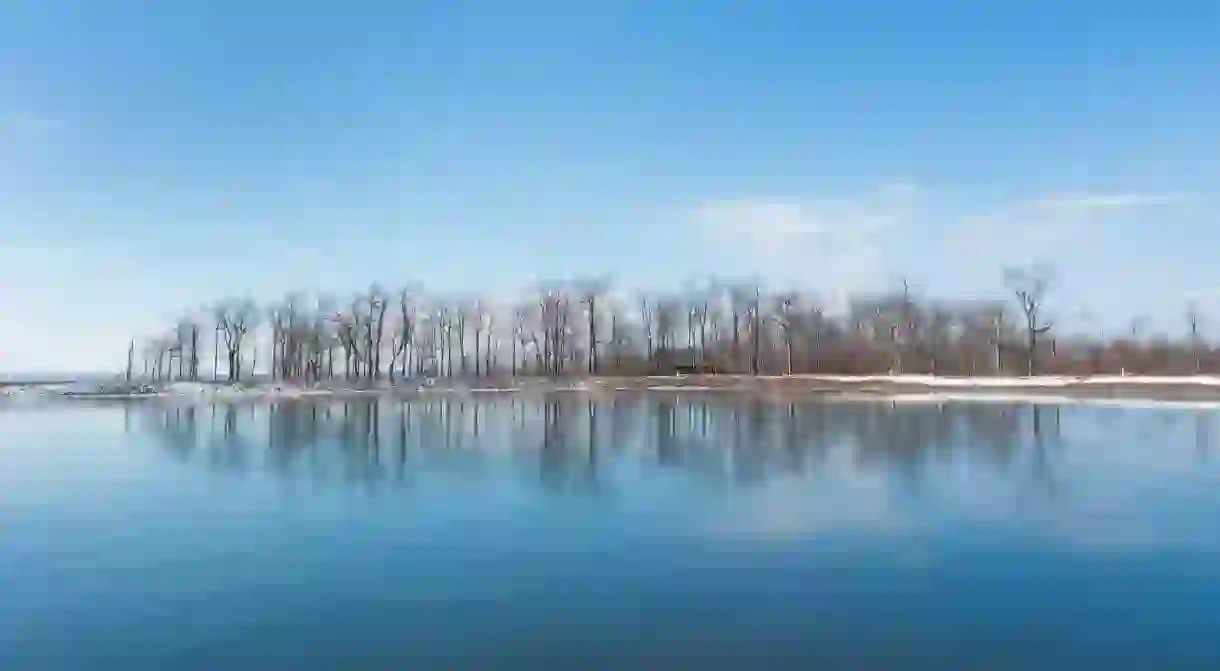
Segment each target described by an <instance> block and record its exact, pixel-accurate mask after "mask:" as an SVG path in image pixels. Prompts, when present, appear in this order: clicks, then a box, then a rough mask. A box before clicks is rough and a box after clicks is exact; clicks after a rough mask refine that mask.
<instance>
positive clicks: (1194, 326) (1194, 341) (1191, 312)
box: [1186, 301, 1203, 375]
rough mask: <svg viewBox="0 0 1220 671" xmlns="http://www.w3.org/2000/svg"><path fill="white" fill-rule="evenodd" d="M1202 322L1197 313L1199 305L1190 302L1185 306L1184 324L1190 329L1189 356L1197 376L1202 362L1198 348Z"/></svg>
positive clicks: (1200, 315) (1199, 314)
mask: <svg viewBox="0 0 1220 671" xmlns="http://www.w3.org/2000/svg"><path fill="white" fill-rule="evenodd" d="M1202 321H1203V316H1202V314H1201V313H1200V311H1199V305H1198V304H1197V303H1195V302H1193V301H1192V302H1191V303H1190V304H1189V305H1187V306H1186V323H1187V325H1188V326H1189V327H1190V354H1191V358H1192V359H1194V364H1195V369H1194V370H1195V375H1198V374H1199V373H1200V372H1202V370H1203V360H1202V353H1201V352H1202V348H1200V346H1199V343H1200V341H1201V338H1200V337H1199V331H1200V324H1201V322H1202Z"/></svg>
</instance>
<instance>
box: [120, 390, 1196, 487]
mask: <svg viewBox="0 0 1220 671" xmlns="http://www.w3.org/2000/svg"><path fill="white" fill-rule="evenodd" d="M125 412H126V413H127V415H128V419H127V420H125V421H127V422H128V423H129V424H131V425H133V426H135V427H137V429H136V430H140V431H143V432H144V433H145V434H146V435H150V436H152V437H154V438H155V439H156V440H157V442H159V443H160V444H161V445H162V446H163V447H164V449H165V451H166V453H167V454H171V455H173V456H174V458H175V459H178V460H183V461H194V460H196V458H197V457H199V458H202V459H203V462H202V463H205V464H207V465H209V466H210V467H212V468H215V469H217V470H220V471H226V472H227V471H233V472H242V471H245V470H247V469H249V468H251V467H254V466H255V465H258V466H261V468H262V469H263V470H265V471H266V472H267V473H270V474H273V475H275V476H277V477H284V478H296V477H313V478H316V479H319V480H323V481H330V482H338V483H351V484H360V485H362V486H367V487H376V486H379V485H382V484H384V483H386V482H387V481H389V482H398V483H402V482H414V481H416V479H417V478H418V477H420V476H423V475H426V474H429V473H440V472H444V473H449V474H451V475H460V476H462V477H466V478H480V477H483V476H485V475H486V474H487V473H489V472H490V470H489V469H491V468H492V464H493V462H496V461H503V460H509V461H513V462H516V463H517V464H518V465H519V466H520V468H519V473H520V474H521V477H524V478H526V479H527V480H529V481H532V482H534V483H536V484H537V485H538V486H540V487H542V488H543V489H544V490H545V491H549V492H554V493H561V494H576V493H580V494H584V495H588V494H605V493H606V492H608V491H610V490H611V489H613V488H614V481H615V479H616V478H619V477H623V475H622V473H624V472H633V471H635V470H638V469H636V468H635V467H637V466H642V467H643V468H644V469H645V470H644V472H648V471H649V470H655V471H659V472H666V473H671V472H672V473H674V474H677V475H680V476H681V477H684V478H688V479H690V480H692V481H695V482H703V483H705V484H707V485H711V486H717V487H720V486H726V485H727V486H734V487H753V486H757V485H760V484H765V483H767V482H769V481H770V480H772V479H775V478H782V477H789V478H790V477H797V478H811V477H816V476H817V475H818V473H819V472H820V471H822V470H823V469H824V468H826V467H827V465H828V464H829V463H831V461H832V460H833V461H834V463H836V464H838V468H842V467H844V466H846V467H848V468H851V469H854V470H856V471H859V472H861V473H878V474H884V475H885V477H886V478H887V479H889V480H890V481H891V482H892V483H893V484H894V485H896V486H897V488H898V490H897V491H898V492H900V493H903V494H904V495H907V496H914V497H917V496H920V487H921V486H922V485H921V483H922V482H923V481H924V480H925V479H926V477H927V476H928V474H929V472H930V471H931V470H933V469H944V468H952V467H954V464H960V465H965V466H966V467H968V468H969V469H971V470H975V471H977V470H979V469H984V470H991V471H994V472H996V473H1000V474H1011V475H1012V476H1014V477H1016V478H1017V479H1018V480H1019V481H1021V482H1024V483H1025V484H1024V485H1022V486H1021V489H1022V491H1023V492H1024V494H1022V497H1032V498H1036V499H1038V500H1041V501H1047V502H1050V501H1053V500H1054V499H1055V498H1056V497H1058V496H1061V495H1062V493H1063V486H1064V482H1063V479H1062V476H1061V475H1060V474H1059V473H1058V471H1059V470H1061V468H1060V467H1059V466H1057V464H1058V463H1059V461H1060V460H1061V458H1060V455H1062V454H1063V451H1064V449H1065V445H1066V443H1065V441H1064V438H1063V435H1064V433H1063V425H1064V424H1065V423H1066V421H1067V418H1066V417H1063V415H1065V414H1066V415H1068V417H1071V416H1073V414H1072V413H1084V412H1086V411H1085V410H1084V409H1067V410H1062V409H1060V408H1059V407H1058V406H1044V405H1014V404H998V403H977V404H970V403H967V404H953V403H948V404H940V405H936V404H905V405H904V404H901V403H898V404H895V403H888V402H878V403H848V402H838V403H819V402H812V401H811V402H801V403H797V402H783V403H772V402H767V401H764V400H762V399H757V398H755V399H739V398H735V397H728V396H720V397H713V396H709V395H703V396H700V395H691V396H677V395H671V394H656V395H644V394H638V395H621V396H614V397H611V398H607V399H595V398H590V397H586V396H582V395H576V394H568V395H564V394H552V395H548V396H544V397H530V396H520V397H518V396H511V397H498V398H487V399H470V398H465V399H460V398H450V397H434V398H423V399H414V400H408V401H397V402H392V403H390V402H385V401H381V402H373V401H344V402H328V401H297V402H283V403H274V404H261V405H257V406H253V407H248V406H240V405H236V404H218V405H216V406H212V407H189V406H182V407H174V406H161V405H152V404H150V405H142V406H136V405H132V406H130V407H128V408H127V409H126V410H125ZM1133 421H1135V420H1133ZM1148 422H1153V423H1154V425H1156V424H1155V423H1156V422H1159V420H1156V419H1155V418H1153V419H1149V420H1138V423H1142V424H1140V426H1139V428H1146V425H1147V424H1148ZM1212 422H1213V413H1211V412H1198V413H1196V414H1195V415H1194V416H1193V428H1194V442H1195V446H1196V451H1197V453H1198V454H1199V455H1200V457H1199V458H1200V459H1202V458H1205V455H1206V454H1207V451H1208V450H1209V449H1210V448H1209V445H1210V440H1211V437H1210V436H1211V430H1212V429H1211V424H1212ZM383 424H384V426H383ZM383 440H384V444H383ZM1081 445H1082V446H1084V444H1083V443H1082V444H1081ZM200 446H206V449H205V450H200V449H199V448H200ZM383 448H384V449H383ZM618 466H622V467H623V468H619V467H618ZM1018 466H1019V468H1018ZM1014 469H1015V470H1014Z"/></svg>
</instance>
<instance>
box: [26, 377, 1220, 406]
mask: <svg viewBox="0 0 1220 671" xmlns="http://www.w3.org/2000/svg"><path fill="white" fill-rule="evenodd" d="M505 393H514V394H554V393H579V394H593V395H610V394H615V393H656V394H661V393H680V394H694V393H716V394H734V395H746V396H750V397H762V398H767V399H775V400H794V399H796V398H809V397H819V398H824V399H827V400H888V401H894V402H947V401H970V400H972V401H997V402H999V401H1010V402H1042V403H1070V402H1086V401H1087V402H1097V403H1107V402H1109V403H1120V404H1121V403H1129V402H1145V403H1146V402H1158V403H1175V404H1182V403H1186V404H1192V405H1194V404H1204V405H1210V404H1216V405H1217V407H1220V377H1213V376H1182V377H1149V376H1095V377H1058V376H1038V377H1028V378H1019V377H1013V378H999V377H974V378H966V377H933V376H925V375H895V376H883V375H871V376H837V375H794V376H758V377H755V376H748V375H706V376H703V375H691V376H678V377H659V376H657V377H587V378H560V379H550V378H530V377H520V378H500V379H495V378H492V379H486V378H484V379H465V380H449V379H443V378H442V379H423V380H419V379H410V380H406V381H398V382H396V383H395V384H393V385H391V384H389V383H382V384H379V385H374V386H368V387H350V386H342V385H337V384H328V385H322V386H310V387H306V386H296V385H292V384H285V383H270V382H267V383H259V384H254V385H249V386H246V385H229V384H223V383H206V382H205V383H198V382H175V383H171V384H168V385H160V386H151V385H145V386H143V388H140V387H134V388H128V387H127V386H126V385H118V386H111V387H110V388H106V387H104V386H103V387H102V388H98V387H96V386H91V387H81V386H77V387H76V388H73V386H72V385H48V386H25V387H8V388H6V389H5V394H4V395H5V396H6V397H7V398H8V399H10V400H15V399H19V398H23V397H24V398H42V399H53V398H61V399H70V400H81V399H89V400H140V399H154V400H155V399H163V400H165V399H168V400H174V401H188V402H189V401H200V402H209V401H213V400H215V401H229V400H280V399H285V400H286V399H298V398H299V399H306V398H355V397H395V398H412V397H419V396H428V395H434V394H442V395H467V394H470V395H481V394H505Z"/></svg>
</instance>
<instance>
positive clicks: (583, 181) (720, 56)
mask: <svg viewBox="0 0 1220 671" xmlns="http://www.w3.org/2000/svg"><path fill="white" fill-rule="evenodd" d="M806 4H809V5H812V4H814V3H779V2H765V1H763V2H755V3H730V2H721V1H717V0H711V1H709V2H704V3H698V4H697V5H689V6H687V8H686V9H680V8H679V7H678V6H677V5H676V4H675V5H672V6H671V5H660V4H659V3H645V2H614V3H610V2H590V3H575V5H574V4H573V3H559V2H522V3H514V4H511V5H510V4H508V3H504V4H496V3H462V2H446V3H412V2H349V3H342V4H338V5H332V6H331V7H330V8H329V9H321V8H319V7H316V6H308V7H305V8H301V7H300V6H298V5H297V4H296V3H288V2H264V3H257V4H256V5H255V4H250V3H239V2H236V1H235V0H225V1H220V2H207V3H204V2H178V3H163V4H154V3H135V2H83V1H80V2H55V3H35V2H11V3H5V4H3V5H2V6H0V240H2V241H3V244H2V245H0V306H2V309H0V371H78V372H83V371H96V370H118V369H120V368H121V366H122V365H123V358H124V355H125V352H126V347H127V342H128V339H129V338H131V337H133V336H134V337H143V336H148V335H152V334H155V333H157V332H158V331H159V330H161V329H164V328H167V327H168V326H169V325H170V324H172V322H173V321H174V320H175V319H176V318H177V317H178V316H179V315H181V314H182V313H183V312H185V311H186V310H189V309H192V308H196V307H198V306H201V305H204V304H206V303H208V302H211V301H214V300H216V299H218V298H222V297H225V296H230V295H249V296H251V297H253V298H256V299H259V300H272V299H275V298H278V297H280V296H281V295H283V293H284V292H286V291H289V290H293V289H301V290H306V291H320V292H326V293H332V294H337V295H340V296H345V295H347V293H349V292H354V291H358V290H361V289H363V288H365V287H367V286H368V285H369V284H370V283H373V282H378V283H380V284H383V285H385V286H388V287H394V286H396V285H400V284H402V283H404V282H407V281H409V280H418V281H422V282H423V283H424V284H425V285H426V286H428V287H430V288H434V289H436V290H440V291H484V292H485V293H489V294H492V295H493V296H496V297H499V298H504V299H507V298H509V297H511V296H512V295H513V294H514V293H515V292H516V291H518V290H520V289H523V288H525V287H526V286H528V285H529V284H531V283H533V282H535V281H537V280H544V279H562V278H567V277H573V276H578V275H602V274H605V275H610V276H612V277H613V278H614V279H615V280H616V282H617V284H618V285H619V286H623V287H645V286H649V287H657V288H662V289H667V288H677V287H679V286H680V285H681V284H682V283H683V282H684V281H685V280H686V279H688V278H691V277H697V276H706V275H709V274H719V275H725V276H747V275H756V276H759V277H760V278H762V279H763V281H765V282H766V283H767V284H768V286H772V287H783V286H788V285H796V286H800V287H807V288H810V289H812V290H813V291H815V292H817V293H818V294H820V295H822V296H825V297H826V299H827V300H828V301H833V300H836V299H837V298H838V297H841V296H843V295H845V294H848V293H851V292H857V291H868V290H879V289H884V288H886V287H892V286H894V283H895V282H896V280H897V278H898V277H902V276H905V277H909V278H911V280H912V283H913V285H914V286H915V287H916V289H918V290H920V291H923V292H927V293H929V294H932V295H938V296H946V297H974V296H979V297H989V298H1003V297H1005V293H1004V287H1003V283H1002V277H1001V267H1002V266H1004V265H1006V264H1016V263H1028V262H1045V263H1052V264H1054V265H1055V266H1056V267H1057V268H1058V276H1059V279H1058V286H1057V287H1056V290H1055V294H1054V298H1053V301H1052V305H1051V308H1052V314H1053V315H1054V316H1055V319H1056V321H1057V325H1060V326H1062V327H1063V328H1065V329H1073V328H1075V329H1084V328H1089V329H1093V330H1100V331H1103V332H1112V331H1113V330H1114V329H1123V328H1125V327H1126V324H1127V323H1129V322H1130V320H1131V319H1132V318H1134V317H1139V316H1146V317H1148V318H1149V319H1150V320H1151V321H1150V323H1151V326H1152V328H1153V329H1154V330H1158V331H1162V332H1166V333H1180V332H1181V331H1182V329H1183V326H1184V324H1185V319H1184V317H1183V316H1182V315H1183V312H1184V307H1185V305H1186V303H1187V302H1188V301H1192V300H1193V301H1198V302H1199V304H1200V305H1201V306H1202V308H1203V309H1204V311H1205V313H1211V314H1214V315H1216V317H1215V319H1214V320H1212V322H1211V323H1212V324H1213V325H1214V328H1215V329H1216V334H1217V336H1220V291H1218V290H1220V266H1218V265H1217V264H1216V263H1215V262H1214V261H1213V256H1214V254H1215V253H1216V247H1217V244H1216V243H1217V242H1220V229H1217V227H1216V221H1217V220H1216V216H1215V204H1216V194H1217V186H1218V185H1220V159H1218V158H1217V154H1216V148H1217V147H1220V119H1218V118H1217V117H1216V114H1215V111H1216V110H1217V109H1220V104H1218V103H1220V95H1218V94H1220V78H1218V77H1216V66H1217V63H1220V5H1218V4H1217V3H1215V2H1184V1H1183V2H1173V1H1169V2H1159V3H1155V4H1154V3H1122V2H1119V3H1114V2H1106V3H1102V2H1099V1H1095V0H1083V1H1081V2H1076V3H1052V2H1045V1H1042V0H1038V1H1034V2H1019V3H1018V2H1007V1H1006V2H995V3H978V5H974V4H964V3H957V2H948V1H939V2H908V1H905V0H891V1H888V2H887V1H882V0H873V1H868V2H861V3H851V4H850V6H847V3H835V4H836V5H838V4H843V5H844V6H842V7H838V6H834V7H821V6H818V7H810V6H805V5H806ZM819 4H820V3H819ZM984 5H985V6H984ZM1086 315H1087V317H1086Z"/></svg>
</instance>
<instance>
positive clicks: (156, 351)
mask: <svg viewBox="0 0 1220 671" xmlns="http://www.w3.org/2000/svg"><path fill="white" fill-rule="evenodd" d="M1051 279H1052V274H1051V272H1049V271H1048V270H1047V269H1044V268H1037V267H1032V268H1017V269H1009V270H1007V271H1006V272H1005V280H1006V283H1007V285H1008V287H1009V289H1010V292H1011V294H1010V298H1009V299H1007V300H995V301H946V300H936V299H933V298H928V297H924V296H919V295H916V294H914V293H913V292H912V291H911V290H910V289H909V286H908V285H907V283H906V282H903V284H902V288H901V289H900V290H898V291H893V292H889V293H885V294H880V295H870V296H861V297H858V298H855V299H853V300H851V301H849V302H848V304H847V306H846V308H845V309H842V310H840V311H838V312H837V313H835V314H831V313H830V312H829V311H827V310H826V309H825V306H824V304H823V303H821V302H819V301H818V300H817V299H816V298H815V297H814V296H811V295H808V294H806V293H802V292H798V291H780V292H769V291H764V290H763V288H762V287H761V286H760V285H759V284H758V283H756V282H747V281H718V280H709V281H705V282H697V283H692V284H691V285H690V286H689V287H687V288H686V289H684V290H682V291H680V292H673V293H649V294H644V293H641V294H638V295H636V296H634V297H633V298H631V299H626V298H624V297H623V296H621V295H618V294H615V293H612V292H611V291H610V283H609V282H608V281H606V280H602V279H587V280H578V281H573V282H568V283H549V284H544V285H540V286H539V287H538V289H537V291H536V293H534V294H533V295H531V296H529V297H527V298H524V299H522V300H521V301H520V302H518V303H517V304H515V305H497V304H494V303H492V302H489V301H487V300H484V299H480V298H477V297H470V296H443V295H437V294H432V293H428V292H425V291H424V289H423V288H422V287H421V286H418V285H409V286H407V287H405V288H402V289H400V290H398V291H395V292H390V291H387V290H385V289H383V288H380V287H376V286H374V287H372V288H370V289H369V290H368V291H366V292H363V293H360V294H358V295H356V296H354V297H352V298H351V299H350V300H348V301H346V302H341V301H337V300H333V299H313V300H307V298H306V297H305V296H303V295H298V294H294V295H290V296H287V297H286V298H284V299H283V300H282V301H279V302H277V303H275V304H272V305H267V306H259V305H257V304H255V303H254V302H253V301H251V300H225V301H221V302H219V303H217V304H216V305H214V306H211V307H210V308H208V309H206V310H203V311H200V312H199V313H198V314H196V315H194V316H192V317H190V318H186V319H183V320H181V321H180V322H179V323H178V324H176V325H175V326H174V327H173V328H172V329H170V330H169V331H168V333H166V334H164V335H162V336H160V337H156V338H152V339H150V340H148V341H146V342H144V343H143V346H142V347H138V346H137V344H136V343H135V342H134V341H133V342H132V344H131V347H130V348H129V350H128V363H127V377H128V379H135V378H137V377H143V379H151V380H170V379H183V380H199V379H216V378H219V377H221V376H223V377H224V378H225V379H227V380H229V381H240V380H244V379H249V378H250V377H252V376H257V377H259V378H264V379H265V378H273V379H277V380H291V381H296V382H302V383H317V382H323V381H327V380H345V381H347V382H365V383H367V382H373V381H378V380H385V381H389V382H394V381H395V380H396V379H402V378H408V377H455V376H460V377H471V376H473V377H487V376H503V375H512V376H518V375H547V376H564V375H582V374H584V375H642V374H670V373H673V372H675V371H702V372H709V373H735V374H754V375H759V374H765V375H778V374H787V375H791V374H801V373H835V374H866V373H930V374H936V375H1014V374H1017V375H1033V374H1038V373H1062V374H1097V373H1122V372H1126V373H1154V372H1155V373H1160V374H1191V373H1198V372H1209V371H1215V370H1220V356H1217V355H1218V352H1217V351H1216V350H1215V349H1213V348H1212V347H1211V346H1210V345H1206V344H1205V343H1204V342H1203V340H1202V337H1201V333H1200V331H1201V328H1200V317H1199V313H1198V311H1197V310H1195V309H1190V310H1188V312H1187V319H1188V325H1189V327H1190V328H1189V332H1188V336H1187V338H1186V339H1184V340H1175V341H1170V340H1168V339H1164V338H1159V339H1150V338H1146V337H1142V336H1141V334H1140V333H1139V330H1138V328H1136V327H1133V328H1132V330H1131V332H1129V333H1127V334H1124V336H1122V337H1117V338H1111V339H1101V338H1098V337H1090V336H1087V335H1067V336H1061V335H1059V334H1057V333H1055V332H1054V331H1052V325H1051V322H1049V321H1047V320H1046V316H1045V314H1044V313H1045V307H1044V305H1045V300H1046V297H1047V294H1048V292H1049V291H1050V289H1051ZM209 345H210V349H211V352H210V355H211V360H212V367H211V371H210V375H209V374H208V373H206V372H205V373H201V372H200V362H201V361H206V359H207V357H208V355H209V352H208V351H207V349H208V348H209ZM137 361H140V362H141V364H142V365H141V367H140V369H139V370H137Z"/></svg>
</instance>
